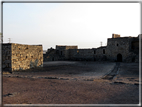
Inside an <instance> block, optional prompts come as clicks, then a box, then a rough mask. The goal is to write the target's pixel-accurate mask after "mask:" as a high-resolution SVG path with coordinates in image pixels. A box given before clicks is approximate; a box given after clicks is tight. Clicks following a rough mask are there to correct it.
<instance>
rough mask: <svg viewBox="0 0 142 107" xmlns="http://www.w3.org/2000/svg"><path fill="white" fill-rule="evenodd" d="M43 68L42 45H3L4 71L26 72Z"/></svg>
mask: <svg viewBox="0 0 142 107" xmlns="http://www.w3.org/2000/svg"><path fill="white" fill-rule="evenodd" d="M42 66H43V49H42V45H22V44H15V43H6V44H2V69H3V70H4V71H16V70H26V69H30V68H33V67H42Z"/></svg>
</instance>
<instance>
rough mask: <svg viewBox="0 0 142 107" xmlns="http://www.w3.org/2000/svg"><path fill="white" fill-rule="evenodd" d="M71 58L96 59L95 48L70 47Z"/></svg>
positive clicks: (81, 59)
mask: <svg viewBox="0 0 142 107" xmlns="http://www.w3.org/2000/svg"><path fill="white" fill-rule="evenodd" d="M69 59H70V60H80V61H83V60H90V61H93V60H94V49H69Z"/></svg>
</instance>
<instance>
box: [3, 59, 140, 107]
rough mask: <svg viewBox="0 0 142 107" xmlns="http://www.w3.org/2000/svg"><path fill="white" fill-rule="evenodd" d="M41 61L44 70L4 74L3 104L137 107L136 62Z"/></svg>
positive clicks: (37, 69) (137, 72)
mask: <svg viewBox="0 0 142 107" xmlns="http://www.w3.org/2000/svg"><path fill="white" fill-rule="evenodd" d="M115 65H116V64H115V62H69V61H54V62H44V67H43V68H36V69H30V70H26V71H19V72H13V73H12V74H8V73H4V74H3V104H139V66H138V63H120V66H119V69H118V74H117V75H116V76H115V77H114V78H113V79H112V80H107V79H102V77H104V76H105V75H106V74H108V73H109V72H111V70H112V69H113V68H114V67H115Z"/></svg>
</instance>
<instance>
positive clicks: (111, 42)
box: [106, 37, 138, 62]
mask: <svg viewBox="0 0 142 107" xmlns="http://www.w3.org/2000/svg"><path fill="white" fill-rule="evenodd" d="M134 39H137V40H138V38H132V37H122V38H109V39H108V44H107V47H106V56H107V59H108V60H111V61H117V56H118V54H121V55H122V61H126V59H127V58H128V57H131V58H133V57H134V56H135V54H134V49H132V47H134V46H133V44H132V43H133V41H134ZM135 47H138V46H137V44H135ZM135 50H137V51H138V49H136V48H135ZM128 62H132V60H131V61H128Z"/></svg>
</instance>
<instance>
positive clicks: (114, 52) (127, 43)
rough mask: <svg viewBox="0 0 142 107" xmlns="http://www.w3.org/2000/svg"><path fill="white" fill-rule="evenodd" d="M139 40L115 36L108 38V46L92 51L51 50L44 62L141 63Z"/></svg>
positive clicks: (64, 47) (45, 56)
mask: <svg viewBox="0 0 142 107" xmlns="http://www.w3.org/2000/svg"><path fill="white" fill-rule="evenodd" d="M139 38H141V37H140V35H138V37H130V36H129V37H120V35H118V34H113V35H112V38H108V43H107V46H101V47H98V48H92V49H78V48H77V46H60V45H56V49H54V50H53V49H49V50H48V52H47V53H46V54H45V55H44V61H53V60H56V61H60V60H78V61H83V60H84V61H87V60H89V61H106V60H109V61H122V62H139V60H138V59H139V43H140V42H139Z"/></svg>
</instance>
